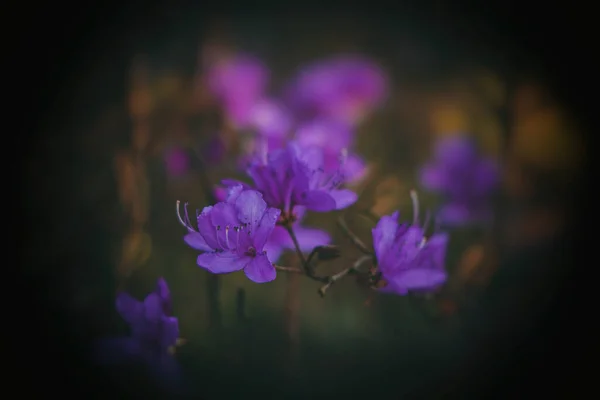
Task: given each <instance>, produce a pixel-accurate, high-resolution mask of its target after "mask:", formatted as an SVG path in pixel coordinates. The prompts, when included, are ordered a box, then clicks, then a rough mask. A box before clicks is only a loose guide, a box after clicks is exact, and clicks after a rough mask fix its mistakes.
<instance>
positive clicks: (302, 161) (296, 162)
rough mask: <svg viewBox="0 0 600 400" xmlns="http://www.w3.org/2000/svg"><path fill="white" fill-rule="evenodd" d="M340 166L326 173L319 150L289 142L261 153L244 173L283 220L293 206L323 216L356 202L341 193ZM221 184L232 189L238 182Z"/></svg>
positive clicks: (346, 192)
mask: <svg viewBox="0 0 600 400" xmlns="http://www.w3.org/2000/svg"><path fill="white" fill-rule="evenodd" d="M343 164H344V159H343V157H341V160H340V162H339V164H338V168H337V170H336V171H334V172H332V173H327V172H326V171H325V168H324V167H325V157H324V152H323V149H322V148H320V147H316V146H311V147H310V148H306V149H305V148H300V147H299V146H298V145H297V143H294V142H291V143H289V144H288V145H287V146H285V147H284V148H281V149H277V150H273V151H270V152H268V151H267V150H266V149H262V151H260V152H259V154H258V155H257V156H256V157H255V158H254V160H253V161H252V162H251V163H250V165H249V167H248V168H247V173H248V175H249V176H250V178H252V180H253V181H254V186H255V189H256V190H258V191H260V192H261V193H262V194H263V197H264V199H265V201H266V202H267V204H269V206H271V207H276V208H279V209H280V210H282V212H283V214H282V216H283V217H286V218H287V217H290V216H291V214H292V213H293V210H294V207H295V206H304V207H306V208H307V209H308V210H311V211H319V212H326V211H331V210H339V209H343V208H346V207H348V206H350V205H351V204H353V203H354V202H356V200H357V195H356V193H354V192H352V191H351V190H348V189H340V186H341V185H342V184H343V183H344V182H345V176H344V173H343V169H342V166H343ZM223 184H224V185H226V186H235V185H239V184H240V182H238V181H233V180H224V181H223ZM245 186H246V187H248V188H249V186H248V185H245Z"/></svg>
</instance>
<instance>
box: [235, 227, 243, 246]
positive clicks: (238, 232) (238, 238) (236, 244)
mask: <svg viewBox="0 0 600 400" xmlns="http://www.w3.org/2000/svg"><path fill="white" fill-rule="evenodd" d="M240 230H242V228H239V227H237V226H236V227H235V231H236V232H237V234H236V238H235V248H236V249H239V248H240Z"/></svg>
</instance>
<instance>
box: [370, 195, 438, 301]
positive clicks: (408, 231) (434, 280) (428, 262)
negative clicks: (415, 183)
mask: <svg viewBox="0 0 600 400" xmlns="http://www.w3.org/2000/svg"><path fill="white" fill-rule="evenodd" d="M412 198H413V207H414V214H413V215H414V221H413V223H412V225H410V224H398V216H399V213H398V211H396V212H394V213H393V214H392V215H388V216H384V217H382V218H381V219H380V220H379V222H378V223H377V226H376V227H375V228H373V246H374V248H375V255H376V256H377V263H378V271H379V272H381V277H382V279H383V280H384V281H385V282H386V283H387V286H385V287H384V288H382V289H381V290H382V291H384V292H391V293H396V294H400V295H405V294H407V293H408V291H429V290H434V289H436V288H437V287H439V286H440V285H442V284H443V283H444V282H445V281H446V276H447V275H446V271H445V269H444V259H445V256H446V245H447V243H448V236H447V235H446V234H443V233H438V234H435V235H433V236H431V237H430V238H429V239H427V238H426V237H425V236H424V234H425V229H424V228H422V227H420V226H419V225H418V200H417V199H416V194H414V193H413V195H412Z"/></svg>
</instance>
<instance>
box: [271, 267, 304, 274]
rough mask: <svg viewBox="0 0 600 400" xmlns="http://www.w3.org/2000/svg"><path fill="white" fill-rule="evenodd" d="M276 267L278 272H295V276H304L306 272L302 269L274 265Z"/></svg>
mask: <svg viewBox="0 0 600 400" xmlns="http://www.w3.org/2000/svg"><path fill="white" fill-rule="evenodd" d="M273 266H274V267H275V269H276V270H278V271H283V272H293V273H295V274H303V273H304V270H302V269H300V268H294V267H283V266H281V265H273Z"/></svg>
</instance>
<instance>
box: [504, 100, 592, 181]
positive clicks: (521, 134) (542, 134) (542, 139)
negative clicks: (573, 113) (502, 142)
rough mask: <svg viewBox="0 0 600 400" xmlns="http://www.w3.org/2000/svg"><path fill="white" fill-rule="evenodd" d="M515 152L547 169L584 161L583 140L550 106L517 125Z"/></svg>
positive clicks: (561, 115) (518, 155) (520, 156)
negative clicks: (581, 141) (580, 140)
mask: <svg viewBox="0 0 600 400" xmlns="http://www.w3.org/2000/svg"><path fill="white" fill-rule="evenodd" d="M512 145H513V151H514V153H515V155H517V157H519V158H520V159H523V160H526V161H527V162H530V163H532V164H535V165H537V166H538V167H543V168H550V169H555V168H569V167H574V166H576V165H577V164H578V162H579V161H580V160H581V154H582V152H581V150H582V149H581V143H580V142H579V138H578V136H577V132H576V131H575V129H574V127H573V126H572V124H570V123H569V121H568V120H567V118H566V117H565V115H564V114H563V113H561V112H560V110H557V109H553V108H547V109H544V110H540V111H538V112H535V113H533V114H530V115H528V116H526V117H523V118H521V119H520V120H518V121H517V122H516V124H515V129H514V141H513V143H512Z"/></svg>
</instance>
